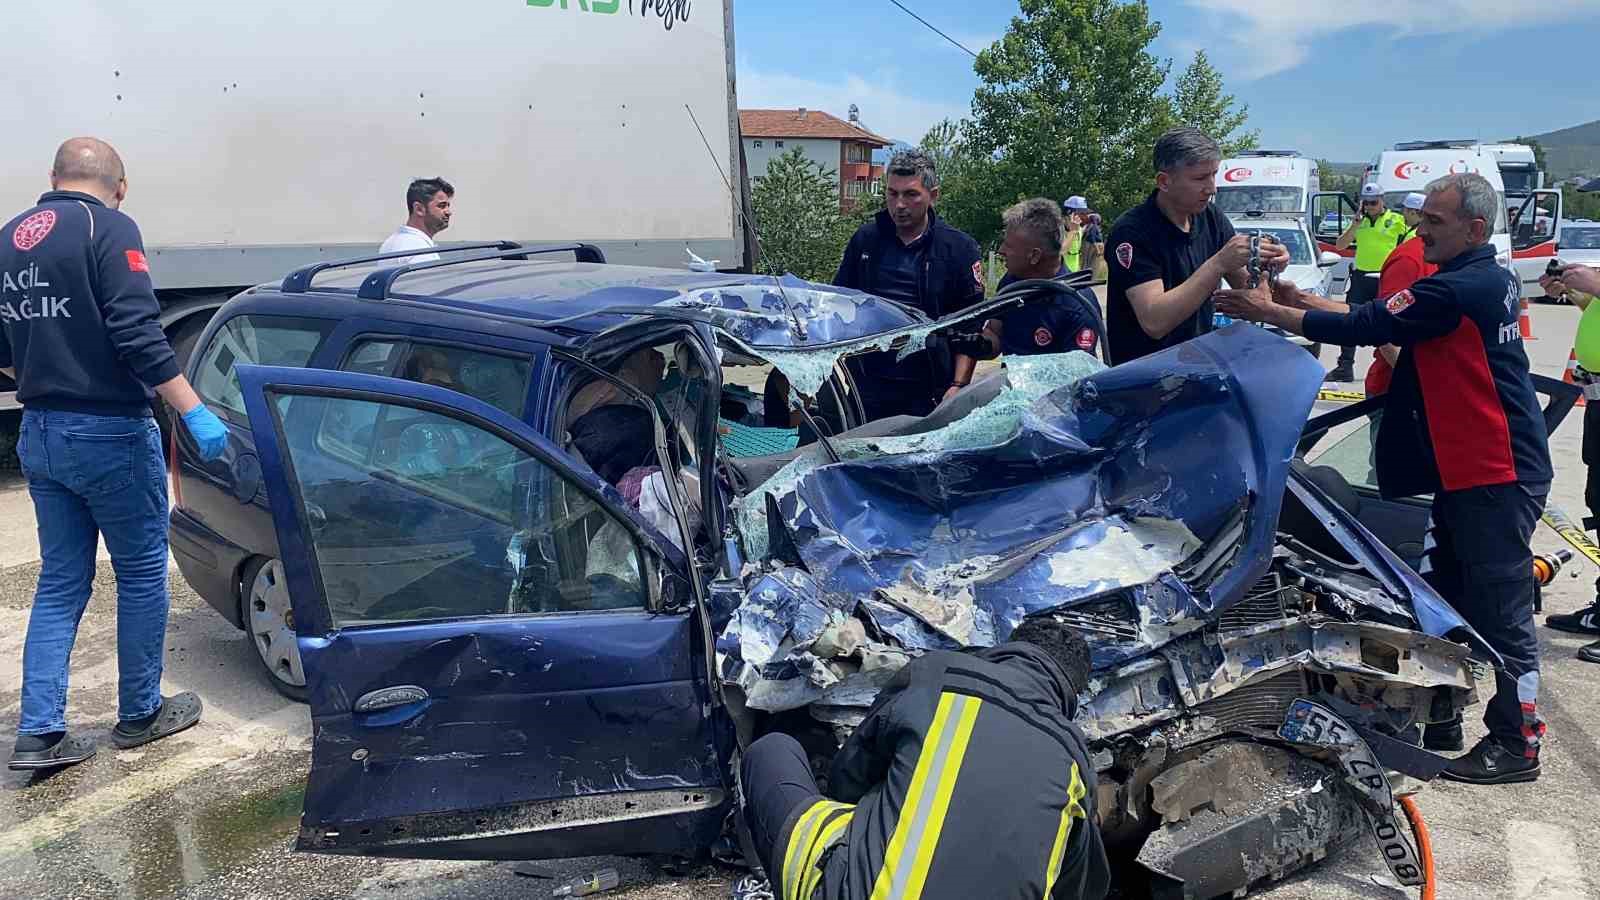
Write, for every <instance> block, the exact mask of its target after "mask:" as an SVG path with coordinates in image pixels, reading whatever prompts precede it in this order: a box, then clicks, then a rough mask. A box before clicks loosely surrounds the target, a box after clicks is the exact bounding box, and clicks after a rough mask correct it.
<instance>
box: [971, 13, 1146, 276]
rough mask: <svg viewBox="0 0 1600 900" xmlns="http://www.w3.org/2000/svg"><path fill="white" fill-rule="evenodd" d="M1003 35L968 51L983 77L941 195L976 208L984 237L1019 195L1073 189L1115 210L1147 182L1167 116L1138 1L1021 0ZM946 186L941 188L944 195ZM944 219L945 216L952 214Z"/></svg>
mask: <svg viewBox="0 0 1600 900" xmlns="http://www.w3.org/2000/svg"><path fill="white" fill-rule="evenodd" d="M1021 7H1022V8H1021V15H1019V16H1017V17H1015V18H1013V19H1012V21H1011V26H1010V28H1009V29H1008V30H1007V32H1006V34H1005V36H1004V37H1002V38H1001V39H1000V40H999V41H997V42H996V43H995V44H994V45H993V46H991V47H989V48H988V49H987V50H984V51H983V52H982V53H980V54H978V60H977V62H976V64H975V66H974V68H975V70H976V72H977V74H978V77H979V78H980V79H981V80H982V82H983V83H982V85H981V86H980V87H979V88H978V89H977V92H976V94H975V95H974V96H973V99H972V121H971V123H970V124H969V125H968V126H967V128H966V129H965V131H964V133H963V137H964V140H963V141H961V142H960V143H961V144H962V146H963V147H964V149H965V151H966V158H967V159H968V160H969V161H971V162H972V163H973V164H974V165H973V169H974V171H973V172H971V173H968V177H966V178H965V179H959V180H958V183H957V184H955V185H952V188H953V189H954V188H958V187H959V188H961V189H962V190H965V191H968V192H971V195H972V196H970V197H969V198H963V199H962V200H961V201H959V202H956V201H957V198H956V197H954V196H947V198H946V200H945V204H946V206H947V207H950V206H967V205H970V206H972V207H973V208H974V209H981V210H982V211H983V215H982V216H981V217H978V216H974V218H975V219H977V221H974V222H970V223H967V230H968V231H969V232H970V233H971V234H972V235H973V236H974V237H976V238H977V239H978V240H979V242H980V243H983V244H985V245H992V244H993V243H994V241H995V240H996V239H997V238H998V236H999V232H1000V221H999V213H1000V211H1001V210H1002V209H1004V208H1005V207H1006V206H1007V205H1009V204H1011V203H1014V202H1016V201H1017V200H1019V199H1023V198H1025V197H1029V196H1045V197H1054V198H1061V197H1066V196H1068V195H1070V194H1083V195H1085V196H1087V197H1088V198H1089V201H1090V203H1092V204H1093V205H1094V206H1095V207H1096V208H1097V209H1100V210H1103V211H1106V212H1110V213H1115V212H1118V211H1120V210H1123V209H1127V208H1128V207H1131V206H1133V205H1134V204H1136V203H1138V202H1139V201H1140V200H1141V199H1142V198H1143V196H1144V194H1145V193H1146V192H1148V191H1149V189H1150V179H1151V172H1150V162H1149V159H1150V148H1151V146H1152V145H1153V144H1154V143H1155V139H1156V137H1157V136H1158V135H1159V134H1160V133H1161V131H1162V130H1163V129H1164V128H1166V127H1167V126H1168V125H1169V124H1170V123H1171V122H1172V110H1171V104H1170V102H1169V101H1168V99H1167V98H1166V97H1165V96H1163V95H1162V93H1161V88H1162V85H1163V84H1164V83H1165V82H1166V78H1167V72H1168V64H1167V63H1165V62H1163V61H1162V60H1159V59H1157V58H1156V57H1155V56H1154V55H1152V54H1151V53H1150V51H1149V47H1150V44H1151V42H1152V41H1154V40H1155V38H1156V35H1157V34H1158V33H1159V32H1160V25H1158V24H1157V23H1155V22H1153V21H1152V20H1151V19H1150V11H1149V9H1148V8H1147V7H1146V6H1145V5H1144V4H1143V3H1127V2H1119V0H1021ZM954 193H955V191H954V190H952V191H949V192H947V194H954ZM950 218H951V219H952V220H954V219H955V218H956V217H955V216H954V215H951V216H950Z"/></svg>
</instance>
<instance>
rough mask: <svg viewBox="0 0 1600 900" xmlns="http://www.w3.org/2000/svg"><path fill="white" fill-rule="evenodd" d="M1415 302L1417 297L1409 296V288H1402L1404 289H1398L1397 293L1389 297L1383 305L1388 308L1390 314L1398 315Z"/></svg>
mask: <svg viewBox="0 0 1600 900" xmlns="http://www.w3.org/2000/svg"><path fill="white" fill-rule="evenodd" d="M1416 302H1417V298H1415V297H1413V296H1411V291H1410V290H1404V291H1400V292H1399V293H1397V294H1395V295H1394V296H1392V297H1390V298H1389V300H1388V302H1387V303H1385V304H1384V305H1385V306H1386V307H1387V308H1388V310H1389V314H1390V315H1392V316H1398V315H1400V314H1401V313H1403V312H1405V311H1406V310H1408V309H1410V308H1411V304H1413V303H1416Z"/></svg>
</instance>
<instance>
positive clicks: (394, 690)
mask: <svg viewBox="0 0 1600 900" xmlns="http://www.w3.org/2000/svg"><path fill="white" fill-rule="evenodd" d="M426 699H428V692H427V691H425V690H423V689H422V688H419V687H417V686H416V685H414V684H402V685H396V686H395V687H386V688H378V689H377V690H375V691H368V692H366V693H365V694H362V695H361V697H360V698H358V699H357V700H356V705H355V711H356V712H358V713H370V712H378V711H380V710H385V709H393V708H394V707H396V706H405V705H406V704H408V703H421V702H422V701H424V700H426Z"/></svg>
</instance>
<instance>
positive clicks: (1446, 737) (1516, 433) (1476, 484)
mask: <svg viewBox="0 0 1600 900" xmlns="http://www.w3.org/2000/svg"><path fill="white" fill-rule="evenodd" d="M1500 204H1501V200H1500V197H1499V194H1497V193H1496V192H1495V189H1494V187H1493V186H1491V185H1490V184H1489V182H1488V181H1487V180H1485V179H1484V178H1483V176H1481V175H1474V174H1467V175H1448V176H1446V177H1444V178H1440V179H1439V180H1437V181H1435V182H1433V183H1432V184H1430V185H1428V190H1427V199H1426V200H1425V201H1424V202H1423V205H1422V219H1421V221H1420V222H1419V223H1418V225H1417V237H1418V239H1419V240H1421V241H1422V248H1423V249H1422V253H1423V259H1424V260H1426V261H1427V262H1429V263H1432V264H1434V265H1437V266H1439V271H1438V272H1436V273H1435V274H1433V275H1431V276H1429V277H1427V278H1423V279H1421V280H1420V281H1417V282H1415V283H1414V284H1412V285H1411V287H1410V288H1408V289H1406V290H1402V291H1399V292H1398V293H1395V294H1393V295H1391V296H1388V297H1380V298H1378V301H1377V302H1375V303H1368V304H1362V305H1360V306H1356V307H1350V306H1347V305H1345V304H1343V303H1339V302H1337V301H1333V300H1328V299H1326V298H1323V297H1319V296H1316V295H1314V294H1309V293H1307V292H1305V291H1301V290H1299V289H1297V288H1295V287H1294V286H1293V285H1287V284H1279V285H1275V286H1274V287H1273V288H1272V289H1271V291H1270V292H1269V291H1268V290H1267V289H1265V288H1261V289H1257V290H1247V291H1238V290H1235V291H1223V292H1221V293H1220V294H1218V298H1217V300H1218V306H1219V308H1221V309H1222V311H1223V312H1226V313H1230V314H1233V315H1237V316H1240V317H1242V318H1248V319H1253V320H1255V321H1260V322H1267V323H1269V324H1272V325H1277V326H1278V327H1280V328H1282V329H1284V330H1286V331H1292V332H1294V333H1296V334H1303V335H1305V336H1306V337H1308V338H1311V339H1312V340H1314V341H1320V342H1322V343H1326V344H1359V345H1365V346H1379V345H1382V344H1396V345H1398V346H1399V347H1400V357H1399V359H1398V360H1397V361H1396V362H1395V370H1394V377H1393V380H1392V381H1391V382H1390V385H1389V391H1388V393H1386V394H1384V397H1385V403H1384V408H1383V421H1382V422H1381V423H1380V424H1379V426H1378V438H1377V446H1376V458H1377V474H1378V487H1379V490H1380V491H1381V492H1382V494H1383V496H1384V497H1386V498H1392V497H1416V496H1422V495H1426V494H1432V495H1433V508H1432V515H1431V525H1432V527H1431V530H1430V533H1429V536H1428V537H1429V540H1428V542H1427V544H1428V546H1429V548H1430V549H1429V550H1428V552H1427V554H1426V555H1425V556H1424V558H1423V562H1422V574H1423V576H1424V577H1426V578H1427V579H1428V581H1429V583H1430V584H1432V585H1433V586H1434V588H1435V589H1436V590H1438V592H1439V593H1440V594H1441V595H1442V596H1443V597H1444V598H1445V599H1446V600H1448V601H1450V603H1451V605H1453V606H1454V607H1455V608H1456V609H1457V610H1458V611H1459V612H1460V613H1461V615H1462V616H1463V617H1464V618H1465V619H1466V620H1467V621H1468V622H1469V623H1470V624H1471V625H1472V627H1473V628H1474V629H1475V630H1476V631H1477V632H1478V634H1479V635H1481V636H1482V637H1483V638H1484V640H1486V641H1487V642H1488V644H1489V645H1490V646H1491V647H1492V648H1493V649H1494V650H1495V651H1496V652H1497V653H1498V654H1499V656H1500V659H1501V661H1502V664H1501V665H1500V666H1499V668H1498V670H1497V672H1496V679H1495V680H1496V683H1497V689H1496V692H1495V696H1494V699H1493V700H1491V701H1490V702H1489V704H1488V707H1487V709H1486V710H1485V712H1484V716H1483V721H1484V724H1485V725H1486V726H1488V731H1489V733H1488V735H1487V736H1485V737H1484V738H1483V740H1481V741H1479V742H1478V744H1477V746H1475V747H1473V748H1472V750H1471V752H1469V753H1467V754H1466V755H1465V756H1462V757H1460V758H1459V759H1457V760H1455V761H1454V762H1452V763H1451V764H1450V765H1449V767H1447V768H1446V769H1445V771H1444V775H1445V777H1446V778H1450V779H1453V780H1456V781H1464V782H1468V783H1471V784H1505V783H1509V782H1515V781H1532V780H1534V779H1535V778H1538V777H1539V748H1540V744H1541V742H1542V739H1543V736H1544V730H1545V729H1544V723H1543V721H1542V720H1541V719H1540V718H1539V709H1538V701H1539V642H1538V640H1537V638H1536V636H1535V633H1534V628H1533V599H1534V580H1533V552H1532V550H1531V549H1530V548H1529V545H1528V541H1529V539H1530V538H1531V537H1532V535H1533V529H1534V526H1535V525H1536V524H1538V521H1539V515H1540V513H1541V512H1542V511H1543V509H1544V501H1545V496H1546V495H1547V494H1548V493H1549V491H1550V481H1551V478H1552V477H1553V471H1552V468H1551V465H1550V448H1549V443H1548V435H1547V433H1546V430H1545V424H1544V416H1543V413H1542V411H1541V410H1540V408H1539V402H1538V397H1537V396H1536V395H1535V393H1534V389H1533V381H1532V378H1531V377H1530V376H1529V374H1528V355H1527V353H1526V352H1525V351H1524V348H1523V345H1522V335H1521V331H1520V329H1519V328H1518V327H1517V316H1518V307H1519V305H1520V300H1521V295H1522V291H1521V284H1520V282H1519V281H1518V279H1517V276H1516V275H1515V274H1513V273H1511V272H1508V271H1506V270H1505V269H1502V268H1501V267H1500V266H1499V265H1498V264H1497V263H1496V262H1495V250H1494V246H1493V245H1492V244H1490V243H1489V238H1490V235H1491V232H1492V231H1493V229H1494V221H1495V218H1496V217H1497V216H1498V215H1499V212H1500ZM1424 740H1425V742H1426V744H1427V745H1428V746H1429V747H1430V748H1433V749H1441V750H1443V749H1452V747H1454V748H1456V749H1459V747H1460V746H1461V744H1462V737H1461V726H1460V722H1459V720H1458V721H1456V722H1441V723H1435V724H1430V725H1429V727H1428V730H1427V734H1426V736H1425V739H1424Z"/></svg>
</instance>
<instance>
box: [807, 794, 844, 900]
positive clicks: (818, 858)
mask: <svg viewBox="0 0 1600 900" xmlns="http://www.w3.org/2000/svg"><path fill="white" fill-rule="evenodd" d="M855 815H856V813H855V810H853V809H852V810H848V811H847V812H845V813H843V814H841V815H840V816H839V817H838V818H835V819H834V820H832V821H831V822H829V823H828V824H827V825H825V826H823V828H822V833H821V834H819V835H817V839H816V840H815V841H813V842H812V847H811V852H810V853H808V854H806V867H805V874H804V875H803V876H802V877H801V879H800V896H799V897H797V898H795V900H809V898H810V897H811V896H812V895H813V894H815V893H816V892H817V884H818V883H819V882H821V881H822V866H821V863H822V855H823V854H824V853H826V852H828V848H829V847H832V846H833V845H834V843H835V842H836V841H838V840H839V838H840V833H841V832H843V831H844V830H845V829H846V828H849V827H850V820H851V819H853V818H855Z"/></svg>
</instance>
